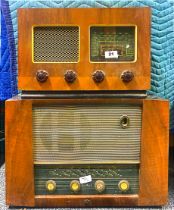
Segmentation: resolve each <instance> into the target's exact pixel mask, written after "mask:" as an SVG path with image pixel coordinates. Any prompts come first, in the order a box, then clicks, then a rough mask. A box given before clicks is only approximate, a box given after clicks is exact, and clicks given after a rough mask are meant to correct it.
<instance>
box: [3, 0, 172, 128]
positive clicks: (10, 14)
mask: <svg viewBox="0 0 174 210" xmlns="http://www.w3.org/2000/svg"><path fill="white" fill-rule="evenodd" d="M144 6H149V7H151V8H152V28H151V58H152V69H151V90H150V92H151V93H153V94H155V95H157V96H160V97H162V98H167V99H169V100H170V104H171V129H173V130H174V1H173V0H156V1H154V0H134V1H129V0H98V1H94V0H76V1H71V0H64V1H57V0H40V1H37V0H9V1H5V0H2V13H3V18H2V20H1V22H2V32H3V33H2V37H1V38H2V39H3V41H2V49H1V53H2V63H1V65H2V68H1V77H0V85H1V86H0V90H1V91H0V99H1V100H4V99H6V98H9V97H11V96H12V95H14V94H16V92H17V79H16V75H17V70H16V55H15V52H17V51H16V49H17V45H18V39H17V38H18V37H17V8H19V7H23V8H26V7H29V8H49V7H65V8H69V7H144Z"/></svg>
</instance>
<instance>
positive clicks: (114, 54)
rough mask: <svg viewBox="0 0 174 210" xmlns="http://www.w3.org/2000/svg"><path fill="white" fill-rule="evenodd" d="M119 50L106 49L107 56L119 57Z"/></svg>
mask: <svg viewBox="0 0 174 210" xmlns="http://www.w3.org/2000/svg"><path fill="white" fill-rule="evenodd" d="M118 56H119V55H118V52H117V51H105V58H118Z"/></svg>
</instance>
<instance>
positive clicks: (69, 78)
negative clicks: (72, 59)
mask: <svg viewBox="0 0 174 210" xmlns="http://www.w3.org/2000/svg"><path fill="white" fill-rule="evenodd" d="M64 78H65V80H66V82H68V83H73V82H74V81H75V80H76V78H77V75H76V72H75V71H73V70H67V71H66V72H65V74H64Z"/></svg>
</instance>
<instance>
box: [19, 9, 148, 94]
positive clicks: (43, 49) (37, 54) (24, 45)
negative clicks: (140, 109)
mask: <svg viewBox="0 0 174 210" xmlns="http://www.w3.org/2000/svg"><path fill="white" fill-rule="evenodd" d="M18 26H19V53H18V56H19V59H18V61H19V62H18V63H19V89H21V90H24V91H45V90H47V91H58V90H147V89H149V88H150V9H149V8H112V9H104V8H103V9H101V8H100V9H95V8H93V9H89V8H81V9H77V8H76V9H75V8H69V9H63V8H61V9H58V8H55V9H53V8H51V9H19V11H18Z"/></svg>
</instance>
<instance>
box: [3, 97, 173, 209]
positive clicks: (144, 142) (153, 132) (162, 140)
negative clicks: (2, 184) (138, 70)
mask: <svg viewBox="0 0 174 210" xmlns="http://www.w3.org/2000/svg"><path fill="white" fill-rule="evenodd" d="M92 102H93V103H95V104H102V103H107V104H110V103H112V104H114V103H121V104H131V105H133V104H141V105H142V109H143V114H142V135H141V155H140V177H139V183H140V189H139V193H138V195H74V196H71V195H68V196H67V195H61V196H51V195H50V196H49V195H45V196H35V195H34V172H33V157H32V105H34V106H43V105H49V104H85V103H86V104H88V103H92ZM168 133H169V103H168V101H167V100H162V99H148V98H147V99H139V100H137V99H114V100H112V99H88V100H85V99H83V100H80V99H77V100H72V99H70V100H68V99H64V100H61V99H60V100H58V99H54V100H46V99H45V100H21V99H20V98H19V97H16V98H14V99H11V100H8V101H6V181H7V186H6V189H7V195H6V200H7V204H9V205H13V206H14V205H16V206H39V207H99V206H100V207H108V206H112V207H113V206H159V205H163V204H165V203H166V202H167V192H168V144H169V143H168V137H169V136H168Z"/></svg>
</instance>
